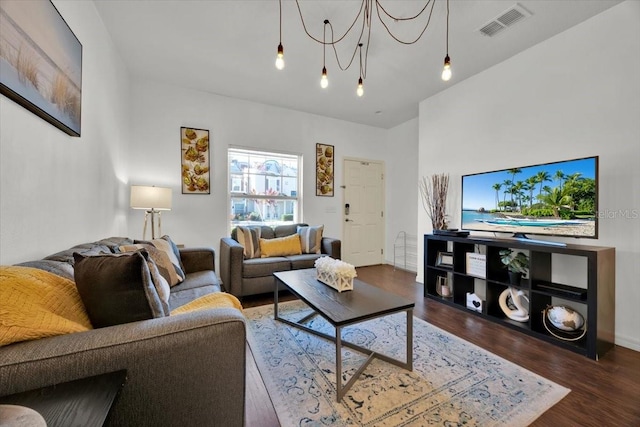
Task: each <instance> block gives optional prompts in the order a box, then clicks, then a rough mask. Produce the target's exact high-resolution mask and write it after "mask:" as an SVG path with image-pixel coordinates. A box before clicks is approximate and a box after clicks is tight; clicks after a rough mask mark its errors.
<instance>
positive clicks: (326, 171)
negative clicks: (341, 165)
mask: <svg viewBox="0 0 640 427" xmlns="http://www.w3.org/2000/svg"><path fill="white" fill-rule="evenodd" d="M334 158H335V152H334V147H333V145H327V144H316V196H325V197H333V165H334V161H333V160H334Z"/></svg>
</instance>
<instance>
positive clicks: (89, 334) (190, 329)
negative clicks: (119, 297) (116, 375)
mask: <svg viewBox="0 0 640 427" xmlns="http://www.w3.org/2000/svg"><path fill="white" fill-rule="evenodd" d="M132 243H133V241H132V240H130V239H127V238H109V239H104V240H101V241H98V242H94V243H87V244H83V245H78V246H75V247H73V248H70V249H68V250H65V251H63V252H59V253H57V254H54V255H51V256H48V257H46V258H44V259H42V260H37V261H30V262H25V263H22V264H18V266H20V267H32V268H36V269H40V270H46V271H48V272H52V273H54V274H56V275H58V276H62V277H66V278H68V279H71V280H73V279H74V266H73V263H74V261H73V259H74V258H73V254H74V253H78V254H82V255H85V256H91V255H98V254H103V253H105V252H107V253H108V252H117V251H118V249H117V248H118V247H120V246H122V245H128V244H132ZM176 249H177V248H176ZM179 257H180V261H181V264H182V267H183V268H184V272H185V273H186V277H185V279H184V281H183V282H182V283H180V284H178V285H176V286H174V287H172V288H171V293H170V298H169V305H170V308H171V309H172V310H174V309H176V308H178V307H180V306H183V308H184V304H187V303H190V302H194V301H195V302H198V301H200V300H202V298H199V297H201V296H203V295H210V294H211V293H218V292H219V291H220V284H219V281H218V279H217V276H216V274H215V272H214V270H215V265H214V259H215V252H214V250H213V249H211V248H186V249H180V250H179ZM54 277H55V276H54ZM67 283H68V282H67ZM218 296H220V295H218ZM205 298H206V297H205ZM196 300H197V301H196ZM2 304H4V302H0V305H2ZM245 339H246V334H245V322H244V317H243V315H242V313H241V311H240V310H238V309H237V308H202V309H198V310H195V311H190V312H188V313H184V314H177V315H174V314H171V315H169V316H167V317H160V318H152V319H149V320H140V321H135V322H131V323H124V324H118V325H115V326H107V327H102V328H96V329H90V330H86V331H84V332H75V333H69V334H64V335H58V336H52V337H47V338H41V339H34V340H30V341H22V342H15V343H12V344H8V345H5V346H1V347H0V396H5V395H9V394H14V393H18V392H22V391H26V390H31V389H36V388H40V387H44V386H48V385H52V384H58V383H62V382H67V381H72V380H75V379H80V378H85V377H89V376H94V375H98V374H102V373H106V372H112V371H117V370H122V369H126V370H127V380H126V383H125V385H124V387H123V388H122V391H121V393H120V395H119V397H118V399H117V400H116V402H115V404H114V406H113V407H112V409H111V412H110V416H109V419H108V425H112V426H182V425H202V426H205V425H206V426H242V425H243V424H244V401H245V357H246V354H245V345H246V342H245Z"/></svg>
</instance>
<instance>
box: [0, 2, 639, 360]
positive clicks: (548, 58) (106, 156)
mask: <svg viewBox="0 0 640 427" xmlns="http://www.w3.org/2000/svg"><path fill="white" fill-rule="evenodd" d="M54 4H55V6H56V7H57V8H58V10H59V12H60V14H61V15H62V16H63V17H64V19H65V20H66V21H67V23H68V24H69V26H70V27H71V28H72V29H73V32H74V33H75V35H76V37H77V38H78V39H79V40H80V41H81V42H82V45H83V79H82V91H83V95H82V100H83V102H82V136H81V137H80V138H72V137H69V136H68V135H66V134H64V133H62V132H61V131H59V130H58V129H56V128H54V127H53V126H51V125H50V124H49V123H47V122H45V121H44V120H42V119H40V118H38V117H36V116H35V115H33V114H32V113H30V112H29V111H27V110H25V109H24V108H22V107H21V106H19V105H18V104H16V103H14V102H13V101H11V100H9V99H7V98H6V97H4V96H3V97H0V123H1V129H0V141H1V143H0V162H1V164H0V174H1V175H0V176H1V184H0V185H1V187H0V195H1V209H0V236H1V242H0V263H1V264H3V265H8V264H14V263H18V262H23V261H26V260H32V259H38V258H41V257H42V256H45V255H47V254H50V253H54V252H56V251H58V250H62V249H64V248H66V247H69V246H72V245H74V244H77V243H78V242H84V241H94V240H98V239H100V238H103V237H107V236H131V237H135V238H139V237H141V234H142V222H143V214H142V212H140V211H134V210H131V209H130V207H129V191H130V186H131V185H134V184H144V185H158V186H166V187H172V188H173V207H172V210H171V211H170V212H168V213H166V214H165V215H164V216H163V230H164V231H165V232H166V233H167V234H170V235H171V236H172V238H174V239H175V240H176V241H177V242H179V243H183V244H185V245H186V246H187V247H188V246H195V247H197V246H213V247H214V248H215V247H217V246H218V242H219V240H220V238H221V237H224V236H227V235H228V212H229V211H228V206H227V203H228V193H227V164H226V162H227V148H228V147H229V146H245V147H253V148H258V149H270V150H276V151H286V152H290V151H292V150H293V151H296V152H299V153H301V154H302V155H303V156H304V162H305V165H304V171H305V176H304V178H305V179H304V193H305V194H306V195H311V196H306V197H305V199H304V204H305V205H304V222H306V223H309V224H324V225H325V234H326V235H328V236H336V237H341V236H342V234H343V222H342V221H343V220H342V216H341V214H340V212H341V203H342V201H341V197H340V193H336V196H335V197H333V198H322V197H314V196H312V195H313V194H314V191H315V190H314V176H313V175H314V170H315V168H314V164H313V162H314V159H315V144H316V143H317V142H321V143H327V144H331V145H334V146H335V147H336V152H337V156H338V158H344V157H352V158H364V159H376V160H384V162H385V169H386V203H385V213H386V232H385V235H386V239H385V255H386V256H385V258H386V261H387V263H393V260H392V259H391V254H393V244H394V238H395V236H396V235H397V233H398V232H400V231H407V232H408V233H410V234H414V235H417V236H422V235H423V234H426V233H430V232H431V228H430V226H429V223H430V222H429V219H428V218H427V216H426V213H425V212H424V211H423V209H422V208H421V205H420V201H419V194H418V187H417V182H418V180H419V178H420V177H421V176H426V175H430V174H432V173H438V172H446V173H449V174H450V175H451V177H452V186H451V191H450V193H449V200H450V206H449V212H450V213H451V219H450V223H451V224H453V225H454V227H455V226H456V224H458V225H459V222H460V218H459V211H460V206H459V203H460V202H459V199H460V194H459V191H460V188H459V177H460V176H461V175H463V174H468V173H475V172H483V171H491V170H496V169H500V168H503V167H510V166H514V165H528V164H537V163H545V162H550V161H556V160H563V159H572V158H578V157H586V156H592V155H597V156H599V157H600V168H599V176H600V181H599V184H600V188H599V197H600V200H599V207H600V210H601V211H602V212H603V213H605V214H603V216H602V217H601V218H600V222H599V237H598V239H597V240H594V241H592V240H587V241H582V240H581V241H580V242H579V243H580V244H587V245H602V246H612V247H615V248H616V319H615V323H616V333H615V342H616V344H617V345H620V346H623V347H626V348H629V349H633V350H635V351H640V332H639V331H640V317H639V316H640V315H639V314H638V310H637V304H638V301H640V290H639V289H638V287H637V286H635V284H636V283H637V277H638V275H639V274H640V267H639V266H638V262H637V260H638V259H640V222H639V221H640V218H639V217H638V212H640V199H638V198H637V193H638V189H639V188H640V171H638V168H637V160H638V159H639V158H640V144H639V143H638V141H640V121H639V120H638V118H640V80H639V79H638V77H637V76H638V75H640V56H639V55H638V52H639V51H640V37H639V35H640V7H639V6H640V4H639V3H638V2H637V1H633V0H628V1H625V2H622V3H620V4H617V5H615V6H613V7H611V8H610V9H607V10H606V11H604V12H602V13H601V14H599V15H596V16H594V17H593V18H591V19H589V20H587V21H585V22H583V23H581V24H579V25H577V26H575V27H573V28H571V29H569V30H567V31H565V32H563V33H561V34H558V35H556V36H554V37H552V38H550V39H548V40H546V41H544V42H542V43H540V44H538V45H536V46H534V47H532V48H530V49H527V50H525V51H523V52H520V53H518V54H516V55H514V56H513V57H511V58H509V59H508V60H506V61H504V62H501V63H499V64H497V65H495V66H493V67H491V68H489V69H487V70H485V71H483V72H482V73H480V74H478V75H475V76H473V77H470V78H468V79H466V80H464V81H461V82H456V84H454V85H451V87H449V88H448V89H446V90H444V91H442V92H440V93H438V94H436V95H434V96H432V97H430V98H428V99H425V100H423V101H422V102H420V105H419V114H418V116H417V117H414V118H412V119H410V120H408V121H406V122H404V123H402V124H399V125H397V126H395V127H392V128H390V129H385V128H379V127H374V126H367V125H362V124H357V123H352V122H346V121H342V120H338V119H335V118H328V117H323V116H319V115H314V114H310V113H305V112H300V111H293V110H288V109H284V108H279V107H273V106H269V105H265V104H260V103H256V102H251V101H246V100H240V99H234V98H229V97H225V96H220V95H216V94H212V93H207V92H203V91H198V90H194V89H189V88H186V87H179V86H170V85H166V84H164V83H162V82H157V81H150V80H147V79H146V78H145V76H141V75H134V74H132V73H131V72H130V71H129V70H128V68H127V65H126V64H125V61H124V60H123V59H122V57H121V55H120V53H119V52H118V51H117V49H116V48H115V45H114V43H113V41H112V36H111V35H110V34H109V32H108V31H107V29H106V27H105V25H104V23H103V21H102V18H101V16H100V13H99V8H98V7H96V5H95V4H94V3H93V2H76V1H55V2H54ZM270 60H271V59H270ZM181 126H192V127H197V128H204V129H210V131H211V147H212V153H211V165H212V167H211V172H212V173H211V194H210V195H208V196H204V195H197V196H196V195H183V194H179V193H180V191H179V185H180V184H179V183H180V175H179V172H178V170H179V167H180V165H179V163H178V162H179V160H178V159H179V150H178V148H177V145H176V141H177V140H178V135H179V129H180V127H181ZM529 147H535V148H533V149H529V150H527V148H529ZM444 159H446V160H444ZM335 180H336V184H337V185H339V183H341V182H342V180H343V175H342V171H341V168H336V171H335ZM34 243H35V244H34ZM417 249H418V254H417V263H416V272H417V277H416V281H417V282H422V281H423V277H422V271H423V265H422V250H423V248H422V247H421V245H418V247H417Z"/></svg>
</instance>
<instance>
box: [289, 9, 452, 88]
mask: <svg viewBox="0 0 640 427" xmlns="http://www.w3.org/2000/svg"><path fill="white" fill-rule="evenodd" d="M374 1H375V6H376V14H377V16H378V19H379V20H380V22H381V23H382V26H383V27H384V28H385V30H386V31H387V33H389V35H390V36H391V38H393V39H394V40H395V41H397V42H398V43H401V44H405V45H410V44H414V43H416V42H417V41H418V40H420V38H422V36H423V35H424V33H425V31H426V30H427V28H428V27H429V24H430V23H431V17H432V16H433V10H434V6H435V3H436V2H435V0H427V2H426V3H425V5H424V6H423V7H422V9H421V10H420V11H419V12H418V13H416V14H415V15H413V16H409V17H399V16H395V15H392V14H391V13H389V12H388V11H387V10H386V9H385V8H384V6H382V4H381V3H380V0H362V2H361V3H360V9H359V10H358V13H357V14H356V16H355V18H354V19H353V22H351V25H349V27H348V28H347V30H346V31H345V32H344V34H342V35H341V36H340V37H339V38H337V39H336V38H335V34H334V30H333V25H332V24H331V23H330V22H329V20H325V25H324V27H323V38H322V40H320V39H318V38H316V37H314V36H313V35H311V33H309V30H308V29H307V25H306V23H305V20H304V16H303V14H302V8H301V7H300V1H299V0H296V6H297V8H298V14H299V15H300V21H301V23H302V28H303V29H304V32H305V33H306V34H307V36H308V37H309V38H310V39H312V40H313V41H315V42H316V43H320V44H322V45H323V64H324V65H326V50H325V48H326V45H331V47H332V48H333V52H334V55H335V57H336V62H337V63H338V67H339V68H340V70H342V71H346V70H348V69H349V67H351V65H352V64H353V61H354V59H355V56H356V53H357V52H358V49H360V74H361V75H362V77H363V78H366V75H367V64H368V59H369V46H370V44H371V43H370V42H371V24H372V9H373V2H374ZM279 2H280V38H282V0H279ZM429 4H431V8H430V9H429V16H428V18H427V22H426V24H425V26H424V28H423V29H422V31H421V32H420V34H419V35H418V36H417V37H416V38H415V39H413V40H410V41H405V40H401V39H400V38H398V37H397V36H396V35H394V34H393V32H392V31H391V29H390V28H389V26H388V25H387V23H385V22H384V21H383V19H382V15H381V11H382V14H384V15H386V16H387V17H388V18H390V19H392V20H394V21H400V22H401V21H411V20H414V19H416V18H418V17H420V16H421V15H422V14H423V13H424V12H425V11H426V10H427V9H428V8H429ZM361 17H362V26H361V29H360V36H359V37H358V43H357V44H356V46H355V49H353V53H352V55H351V59H350V60H349V63H348V64H347V65H346V66H343V65H342V63H341V62H340V58H339V56H338V51H337V49H336V45H337V44H338V43H340V42H341V41H342V40H343V39H344V38H345V37H346V36H347V34H349V33H350V32H351V30H352V29H353V27H354V26H355V24H356V22H358V19H360V18H361ZM327 24H328V25H329V29H330V30H331V41H329V42H327V41H326V27H327ZM365 27H368V28H369V31H368V32H367V47H366V48H365V54H364V65H363V61H362V46H360V45H361V44H362V42H363V36H364V30H365ZM448 52H449V0H447V54H448Z"/></svg>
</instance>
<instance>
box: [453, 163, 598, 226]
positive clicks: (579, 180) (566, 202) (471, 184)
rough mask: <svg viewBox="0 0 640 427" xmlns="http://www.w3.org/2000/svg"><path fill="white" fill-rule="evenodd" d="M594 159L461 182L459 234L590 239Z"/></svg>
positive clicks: (489, 174)
mask: <svg viewBox="0 0 640 427" xmlns="http://www.w3.org/2000/svg"><path fill="white" fill-rule="evenodd" d="M597 171H598V167H597V157H592V158H586V159H577V160H568V161H563V162H555V163H548V164H543V165H536V166H528V167H520V168H513V169H505V170H501V171H495V172H487V173H479V174H474V175H465V176H463V177H462V226H461V228H462V229H464V230H475V231H490V232H504V233H523V234H526V233H530V234H548V235H555V236H574V237H595V236H596V221H595V217H596V209H597V183H596V179H597V173H598V172H597Z"/></svg>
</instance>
